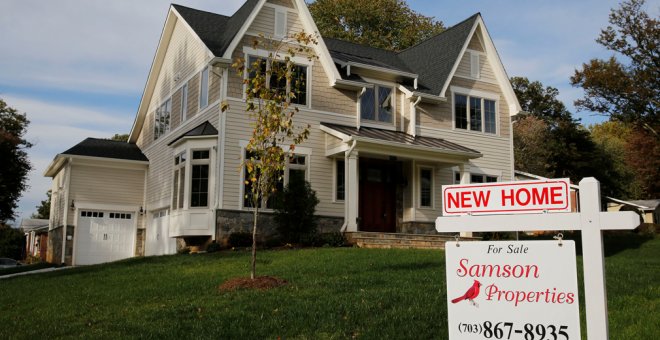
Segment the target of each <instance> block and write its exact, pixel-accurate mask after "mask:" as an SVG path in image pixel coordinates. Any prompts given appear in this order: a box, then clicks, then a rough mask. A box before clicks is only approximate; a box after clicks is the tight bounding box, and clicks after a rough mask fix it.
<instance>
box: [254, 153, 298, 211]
mask: <svg viewBox="0 0 660 340" xmlns="http://www.w3.org/2000/svg"><path fill="white" fill-rule="evenodd" d="M244 155H245V158H244V159H249V158H252V157H254V155H253V154H252V153H250V152H249V151H247V150H245V152H244ZM256 161H257V162H259V160H258V159H256ZM307 167H308V156H307V155H301V154H293V155H290V156H289V157H288V162H287V165H286V167H285V169H284V173H283V174H282V181H280V182H279V183H277V185H276V188H275V189H276V192H281V191H282V190H284V186H285V185H286V184H287V183H290V182H291V181H304V180H306V179H307ZM257 176H258V175H257ZM252 197H253V196H252V181H251V180H250V179H249V178H248V171H247V167H244V169H243V207H246V208H251V207H253V202H252ZM261 201H262V200H259V201H258V203H257V205H258V207H262V206H263V202H261ZM265 203H266V208H267V209H275V208H278V205H279V203H280V202H279V201H278V200H277V196H276V195H271V196H270V197H269V198H268V200H267V201H266V202H265Z"/></svg>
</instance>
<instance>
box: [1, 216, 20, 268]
mask: <svg viewBox="0 0 660 340" xmlns="http://www.w3.org/2000/svg"><path fill="white" fill-rule="evenodd" d="M24 248H25V235H24V234H23V232H21V231H20V230H18V229H14V228H12V227H10V226H9V225H7V224H4V223H0V257H8V258H10V259H14V260H20V259H22V258H23V250H24Z"/></svg>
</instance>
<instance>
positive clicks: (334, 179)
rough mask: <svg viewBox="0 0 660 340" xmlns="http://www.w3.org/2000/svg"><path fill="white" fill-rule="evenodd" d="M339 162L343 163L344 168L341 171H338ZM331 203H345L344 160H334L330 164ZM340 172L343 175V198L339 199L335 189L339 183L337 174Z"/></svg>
mask: <svg viewBox="0 0 660 340" xmlns="http://www.w3.org/2000/svg"><path fill="white" fill-rule="evenodd" d="M339 162H343V163H344V166H343V167H342V169H341V170H340V169H339ZM332 165H333V166H332V169H333V172H332V202H334V203H344V202H345V201H346V160H345V159H344V158H335V159H334V160H333V162H332ZM340 171H341V172H342V173H343V175H344V198H343V199H339V198H337V194H338V193H339V191H338V190H337V187H338V186H339V181H338V176H339V172H340Z"/></svg>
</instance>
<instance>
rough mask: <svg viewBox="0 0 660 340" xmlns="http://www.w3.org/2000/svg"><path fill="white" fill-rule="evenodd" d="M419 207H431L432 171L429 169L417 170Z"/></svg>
mask: <svg viewBox="0 0 660 340" xmlns="http://www.w3.org/2000/svg"><path fill="white" fill-rule="evenodd" d="M419 206H420V207H423V208H431V207H433V170H432V169H429V168H421V169H419Z"/></svg>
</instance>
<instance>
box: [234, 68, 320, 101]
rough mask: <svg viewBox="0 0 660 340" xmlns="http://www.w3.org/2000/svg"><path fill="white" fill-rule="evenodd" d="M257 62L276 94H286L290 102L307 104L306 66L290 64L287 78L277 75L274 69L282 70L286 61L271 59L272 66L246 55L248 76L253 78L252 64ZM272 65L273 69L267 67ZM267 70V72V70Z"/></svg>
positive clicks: (270, 87) (267, 82)
mask: <svg viewBox="0 0 660 340" xmlns="http://www.w3.org/2000/svg"><path fill="white" fill-rule="evenodd" d="M256 64H258V65H259V69H260V74H261V75H266V77H267V78H268V79H266V84H267V86H268V88H269V89H270V90H271V91H273V93H274V94H276V95H286V98H287V100H288V101H289V102H290V103H292V104H298V105H307V66H304V65H299V64H293V65H291V70H289V72H291V79H288V80H287V77H286V76H285V75H284V74H281V75H278V72H277V71H276V70H275V68H276V69H277V70H284V69H285V68H286V63H284V62H280V61H273V63H272V66H267V63H266V60H265V59H262V58H259V57H254V56H250V57H248V64H247V65H246V67H247V68H248V69H250V70H251V71H250V72H249V73H248V77H249V78H254V77H255V76H256V72H254V70H252V69H253V67H254V65H256ZM268 67H272V68H274V69H272V70H271V69H267V68H268ZM267 71H268V72H267Z"/></svg>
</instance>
